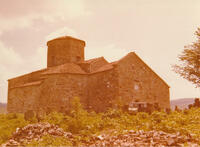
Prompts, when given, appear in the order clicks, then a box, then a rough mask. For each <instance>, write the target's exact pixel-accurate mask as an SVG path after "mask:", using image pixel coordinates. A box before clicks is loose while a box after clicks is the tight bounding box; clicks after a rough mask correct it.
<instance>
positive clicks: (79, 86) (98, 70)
mask: <svg viewBox="0 0 200 147" xmlns="http://www.w3.org/2000/svg"><path fill="white" fill-rule="evenodd" d="M47 46H48V53H47V55H48V58H47V68H45V69H42V70H39V71H35V72H31V73H29V74H26V75H23V76H19V77H16V78H12V79H9V80H8V107H7V109H8V112H21V113H23V112H25V111H27V110H34V111H37V110H38V109H40V110H41V109H42V110H44V111H46V110H48V109H50V110H56V111H62V110H63V109H64V110H67V109H69V108H70V101H71V100H72V99H73V98H74V97H79V98H80V100H81V103H82V104H83V106H84V107H85V108H86V109H93V110H95V111H96V112H102V111H105V110H106V109H107V108H109V107H113V106H115V104H116V101H117V100H119V99H120V100H122V101H123V102H124V103H125V104H128V103H130V102H134V101H140V102H149V103H158V104H159V105H160V107H161V108H169V107H170V102H169V86H168V85H167V84H166V83H165V82H164V81H163V80H162V79H161V78H160V77H159V76H158V75H157V74H156V73H155V72H154V71H153V70H152V69H151V68H150V67H149V66H147V64H145V63H144V62H143V61H142V60H141V59H140V58H139V57H138V56H137V55H136V54H135V53H134V52H130V53H129V54H127V55H126V56H125V57H123V58H122V59H120V60H118V61H115V62H111V63H109V62H108V61H106V60H105V59H104V58H103V57H99V58H94V59H90V60H85V58H84V47H85V42H84V41H82V40H79V39H76V38H73V37H70V36H65V37H60V38H56V39H54V40H50V41H48V42H47Z"/></svg>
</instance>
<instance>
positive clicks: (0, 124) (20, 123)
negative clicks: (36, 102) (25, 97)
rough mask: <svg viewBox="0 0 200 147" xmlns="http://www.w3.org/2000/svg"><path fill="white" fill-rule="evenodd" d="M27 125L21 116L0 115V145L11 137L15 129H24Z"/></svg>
mask: <svg viewBox="0 0 200 147" xmlns="http://www.w3.org/2000/svg"><path fill="white" fill-rule="evenodd" d="M29 123H30V122H28V121H25V120H24V117H23V115H22V114H0V144H2V143H3V142H5V141H6V140H7V139H8V138H9V137H11V135H12V133H13V132H14V131H15V130H16V128H19V127H24V126H26V125H27V124H29Z"/></svg>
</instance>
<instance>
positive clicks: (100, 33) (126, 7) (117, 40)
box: [0, 0, 200, 102]
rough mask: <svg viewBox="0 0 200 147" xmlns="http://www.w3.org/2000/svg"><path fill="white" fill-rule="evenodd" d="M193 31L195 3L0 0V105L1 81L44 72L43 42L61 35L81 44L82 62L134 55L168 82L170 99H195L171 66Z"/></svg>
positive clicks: (198, 12) (199, 11)
mask: <svg viewBox="0 0 200 147" xmlns="http://www.w3.org/2000/svg"><path fill="white" fill-rule="evenodd" d="M198 27H200V1H199V0H0V102H7V80H8V79H9V78H13V77H16V76H19V75H22V74H26V73H29V72H32V71H35V70H38V69H42V68H45V67H46V63H47V46H46V42H47V41H48V40H50V39H53V38H56V37H60V36H65V35H69V36H73V37H77V38H80V39H82V40H85V41H86V47H85V56H86V59H90V58H95V57H100V56H104V57H105V58H106V59H107V60H108V61H115V60H118V59H120V58H122V57H123V56H125V55H126V54H128V53H129V52H133V51H134V52H135V53H136V54H137V55H139V56H140V57H141V58H142V59H143V60H144V62H145V63H147V64H148V65H149V66H150V67H151V68H152V69H153V70H154V71H155V72H156V73H157V74H158V75H159V76H160V77H162V78H163V79H164V80H165V81H166V82H167V83H168V85H169V86H170V98H171V99H178V98H193V97H200V89H199V88H198V89H197V88H195V85H192V84H191V83H190V82H188V81H187V80H185V79H183V78H182V77H180V76H179V75H178V74H176V73H174V72H173V71H172V67H171V66H172V65H174V64H179V63H180V62H179V60H178V55H179V54H181V52H182V51H183V49H184V46H185V45H189V44H191V43H192V42H195V41H196V37H195V35H194V33H195V31H196V30H197V28H198ZM158 90H159V89H158Z"/></svg>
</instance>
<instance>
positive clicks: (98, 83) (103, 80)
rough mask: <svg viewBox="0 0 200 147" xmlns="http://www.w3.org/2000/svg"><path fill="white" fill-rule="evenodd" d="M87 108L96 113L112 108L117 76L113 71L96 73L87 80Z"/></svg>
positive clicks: (115, 94)
mask: <svg viewBox="0 0 200 147" xmlns="http://www.w3.org/2000/svg"><path fill="white" fill-rule="evenodd" d="M87 89H88V101H89V106H91V107H92V109H93V110H95V111H96V112H102V111H105V110H106V109H108V107H110V106H112V104H113V102H114V101H115V99H116V98H117V95H118V75H117V74H116V72H115V69H111V70H109V71H103V72H98V73H95V74H92V75H90V76H89V79H88V88H87Z"/></svg>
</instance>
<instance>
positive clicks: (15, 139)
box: [2, 123, 73, 147]
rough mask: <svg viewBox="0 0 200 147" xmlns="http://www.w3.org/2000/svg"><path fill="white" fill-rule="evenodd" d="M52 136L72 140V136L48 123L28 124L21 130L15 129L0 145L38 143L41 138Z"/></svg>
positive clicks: (4, 146) (3, 146)
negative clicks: (33, 141)
mask: <svg viewBox="0 0 200 147" xmlns="http://www.w3.org/2000/svg"><path fill="white" fill-rule="evenodd" d="M45 135H52V136H55V137H59V136H64V137H66V138H72V137H73V136H72V134H71V133H69V132H65V131H64V130H63V129H62V128H59V127H58V126H57V125H54V124H49V123H37V124H29V125H27V126H25V127H23V128H17V129H16V132H14V133H13V135H12V137H11V138H10V139H9V140H8V141H7V142H6V143H5V144H3V145H2V147H6V146H19V145H20V146H22V145H24V144H28V143H30V142H31V141H32V140H36V141H40V140H41V138H42V136H45Z"/></svg>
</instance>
